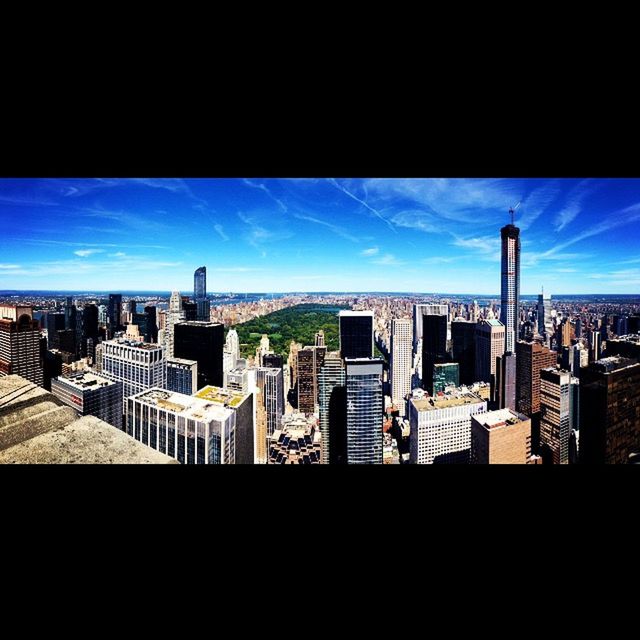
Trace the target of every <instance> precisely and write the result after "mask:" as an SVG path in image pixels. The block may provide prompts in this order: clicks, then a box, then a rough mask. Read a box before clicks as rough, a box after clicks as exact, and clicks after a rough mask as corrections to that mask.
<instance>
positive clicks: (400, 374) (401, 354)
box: [391, 318, 412, 416]
mask: <svg viewBox="0 0 640 640" xmlns="http://www.w3.org/2000/svg"><path fill="white" fill-rule="evenodd" d="M411 347H412V341H411V321H410V320H407V319H404V318H402V319H399V318H393V319H392V320H391V401H392V402H393V404H394V405H395V407H396V408H397V409H398V411H399V412H400V415H401V416H404V415H405V413H406V406H405V405H406V403H405V396H406V395H407V394H409V393H410V391H411V373H412V372H411Z"/></svg>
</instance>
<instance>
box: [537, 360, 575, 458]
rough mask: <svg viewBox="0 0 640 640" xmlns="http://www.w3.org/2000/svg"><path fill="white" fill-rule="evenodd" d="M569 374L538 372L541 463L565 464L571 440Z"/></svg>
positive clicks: (554, 369)
mask: <svg viewBox="0 0 640 640" xmlns="http://www.w3.org/2000/svg"><path fill="white" fill-rule="evenodd" d="M571 404H572V403H571V373H569V372H568V371H562V370H559V369H556V368H549V369H542V370H541V371H540V446H541V449H542V452H543V456H542V457H543V460H545V461H547V462H548V463H551V464H568V463H569V438H570V436H571Z"/></svg>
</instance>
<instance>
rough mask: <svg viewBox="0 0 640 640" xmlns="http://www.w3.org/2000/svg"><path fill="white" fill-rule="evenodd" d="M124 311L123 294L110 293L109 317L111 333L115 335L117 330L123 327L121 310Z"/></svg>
mask: <svg viewBox="0 0 640 640" xmlns="http://www.w3.org/2000/svg"><path fill="white" fill-rule="evenodd" d="M121 311H122V294H121V293H110V294H109V306H108V308H107V318H108V320H109V335H110V336H111V337H113V334H114V333H115V332H116V331H120V330H121V329H122V322H120V312H121Z"/></svg>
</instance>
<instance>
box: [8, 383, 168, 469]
mask: <svg viewBox="0 0 640 640" xmlns="http://www.w3.org/2000/svg"><path fill="white" fill-rule="evenodd" d="M174 462H175V461H174V460H173V459H172V458H170V457H169V456H166V455H164V454H162V453H159V452H157V451H154V450H153V449H150V448H149V447H147V446H145V445H143V444H142V443H140V442H138V441H137V440H135V439H134V438H131V437H130V436H128V435H127V434H126V433H124V432H122V431H120V430H119V429H116V428H115V427H112V426H111V425H110V424H107V423H106V422H103V421H102V420H100V419H99V418H96V417H95V416H84V417H83V418H79V419H78V418H77V416H76V412H75V411H74V410H73V409H71V408H70V407H67V406H66V405H64V404H63V403H62V401H61V400H59V399H58V398H56V397H55V396H54V395H53V394H51V393H49V392H48V391H45V390H44V389H42V388H41V387H38V386H36V385H34V384H32V383H31V382H29V381H28V380H25V379H24V378H22V377H21V376H17V375H10V376H6V377H3V378H0V464H11V463H13V464H36V463H38V464H71V463H75V464H110V463H120V464H147V463H164V464H167V463H174Z"/></svg>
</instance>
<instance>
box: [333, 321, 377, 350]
mask: <svg viewBox="0 0 640 640" xmlns="http://www.w3.org/2000/svg"><path fill="white" fill-rule="evenodd" d="M338 324H339V329H340V354H341V356H342V357H343V358H373V311H340V312H339V313H338Z"/></svg>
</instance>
